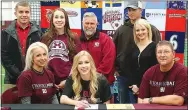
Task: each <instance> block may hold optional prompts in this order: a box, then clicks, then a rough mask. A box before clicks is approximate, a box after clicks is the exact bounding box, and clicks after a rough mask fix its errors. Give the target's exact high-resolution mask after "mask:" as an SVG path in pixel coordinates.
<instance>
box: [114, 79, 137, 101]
mask: <svg viewBox="0 0 188 110" xmlns="http://www.w3.org/2000/svg"><path fill="white" fill-rule="evenodd" d="M117 80H118V92H119V103H121V104H125V103H136V98H135V96H134V94H133V92H132V90H131V89H130V88H129V85H128V80H127V78H125V77H122V76H118V77H117Z"/></svg>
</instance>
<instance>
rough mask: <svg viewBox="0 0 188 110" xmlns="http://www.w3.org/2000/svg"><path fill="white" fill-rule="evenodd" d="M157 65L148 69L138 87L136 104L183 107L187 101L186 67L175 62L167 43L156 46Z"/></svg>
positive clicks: (169, 45) (172, 52)
mask: <svg viewBox="0 0 188 110" xmlns="http://www.w3.org/2000/svg"><path fill="white" fill-rule="evenodd" d="M156 57H157V60H158V62H159V64H157V65H155V66H153V67H151V68H149V69H148V70H147V71H146V72H145V74H144V76H143V78H142V83H141V85H140V90H139V95H138V103H150V104H151V103H152V104H164V105H179V106H180V105H183V104H184V103H185V102H186V100H187V96H188V93H187V88H188V84H187V78H188V74H187V67H185V66H184V65H183V64H180V63H178V62H176V61H175V52H174V50H173V46H172V44H171V43H170V42H169V41H161V42H159V43H158V44H157V46H156Z"/></svg>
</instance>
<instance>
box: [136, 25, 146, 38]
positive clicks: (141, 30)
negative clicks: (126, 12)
mask: <svg viewBox="0 0 188 110" xmlns="http://www.w3.org/2000/svg"><path fill="white" fill-rule="evenodd" d="M135 34H136V37H137V39H138V40H139V41H140V40H145V39H147V38H148V29H147V28H146V27H145V26H144V25H140V24H137V25H136V27H135Z"/></svg>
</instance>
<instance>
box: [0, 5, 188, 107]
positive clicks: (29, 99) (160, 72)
mask: <svg viewBox="0 0 188 110" xmlns="http://www.w3.org/2000/svg"><path fill="white" fill-rule="evenodd" d="M127 9H128V16H129V19H128V20H126V21H125V23H124V24H123V25H122V26H120V27H119V28H118V29H117V30H116V32H115V34H114V35H113V36H112V38H113V39H111V38H110V37H109V36H108V35H107V34H105V33H102V32H100V30H97V25H98V20H97V16H96V15H95V14H94V13H93V12H86V13H84V15H83V19H82V25H83V31H82V34H81V36H78V35H77V34H76V33H73V32H72V31H71V29H70V26H69V20H68V15H67V13H66V11H65V10H64V9H62V8H57V9H55V10H54V11H53V13H52V16H51V18H50V26H49V29H48V31H47V32H46V33H44V34H43V33H42V32H41V29H40V28H39V27H37V26H36V25H35V24H34V23H32V22H30V14H31V7H30V6H29V3H28V2H26V1H21V2H18V3H17V5H16V7H15V15H16V17H17V19H16V20H14V21H13V22H12V24H11V25H10V26H9V27H8V28H6V29H5V30H2V39H1V41H2V46H1V48H2V49H1V59H2V62H1V63H2V65H3V67H4V69H5V82H4V83H5V84H4V88H5V91H6V90H8V89H10V88H12V87H15V86H16V87H17V88H18V97H19V98H20V101H21V103H23V104H34V103H44V104H46V103H52V104H59V103H62V104H69V105H75V106H78V107H88V106H89V104H90V103H92V104H93V103H102V104H109V103H113V101H112V100H111V99H112V96H113V95H112V94H113V82H114V80H115V78H114V75H115V76H117V81H118V91H119V96H118V98H119V101H120V102H119V103H157V104H166V105H183V104H184V103H185V102H186V98H187V94H188V93H187V92H188V91H187V88H188V85H187V83H186V81H187V78H188V77H187V76H188V75H187V67H185V66H184V65H182V64H180V63H178V62H176V60H175V52H174V50H173V46H172V44H171V43H170V42H168V41H160V40H161V36H160V32H159V30H157V28H156V27H155V26H153V25H151V24H149V22H148V21H147V20H146V19H144V18H141V13H142V7H141V5H140V2H138V1H132V2H130V3H129V4H128V5H127Z"/></svg>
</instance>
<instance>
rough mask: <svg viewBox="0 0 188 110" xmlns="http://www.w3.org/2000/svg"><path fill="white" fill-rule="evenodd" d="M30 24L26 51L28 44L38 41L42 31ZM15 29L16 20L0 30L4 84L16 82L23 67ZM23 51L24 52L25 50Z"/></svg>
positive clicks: (23, 60) (22, 58) (23, 59)
mask: <svg viewBox="0 0 188 110" xmlns="http://www.w3.org/2000/svg"><path fill="white" fill-rule="evenodd" d="M30 24H31V29H30V31H29V34H28V37H27V41H26V51H27V49H28V47H29V45H30V44H32V43H33V42H36V41H40V38H41V36H42V31H41V29H40V28H38V27H37V26H36V25H35V24H34V23H30ZM19 42H20V41H19V37H18V34H17V31H16V20H14V21H13V22H12V23H11V24H10V25H9V26H8V28H6V29H5V30H2V32H1V63H2V65H3V67H4V69H5V84H16V80H17V78H18V76H19V75H20V73H21V72H22V71H23V69H24V66H25V65H24V62H25V58H24V56H22V52H21V51H22V50H21V46H20V43H19ZM26 51H25V52H26Z"/></svg>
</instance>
